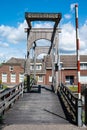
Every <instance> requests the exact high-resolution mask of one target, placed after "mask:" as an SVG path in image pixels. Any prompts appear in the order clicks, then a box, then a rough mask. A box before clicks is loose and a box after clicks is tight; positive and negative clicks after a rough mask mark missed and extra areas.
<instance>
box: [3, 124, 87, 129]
mask: <svg viewBox="0 0 87 130" xmlns="http://www.w3.org/2000/svg"><path fill="white" fill-rule="evenodd" d="M2 130H87V128H85V127H82V128H80V127H77V126H74V125H65V124H64V125H63V124H61V125H59V124H58V125H54V124H53V125H52V124H50V125H49V124H47V125H46V124H45V125H44V124H42V125H33V124H30V125H23V124H22V125H9V126H6V127H4V128H3V129H2Z"/></svg>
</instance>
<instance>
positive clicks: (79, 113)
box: [77, 99, 83, 127]
mask: <svg viewBox="0 0 87 130" xmlns="http://www.w3.org/2000/svg"><path fill="white" fill-rule="evenodd" d="M77 105H78V106H77V107H78V113H77V114H78V115H77V124H78V126H79V127H82V125H83V123H82V100H81V99H78V104H77Z"/></svg>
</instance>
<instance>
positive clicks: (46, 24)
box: [33, 22, 54, 28]
mask: <svg viewBox="0 0 87 130" xmlns="http://www.w3.org/2000/svg"><path fill="white" fill-rule="evenodd" d="M53 25H54V23H52V22H38V23H36V24H34V26H33V27H34V28H52V27H53Z"/></svg>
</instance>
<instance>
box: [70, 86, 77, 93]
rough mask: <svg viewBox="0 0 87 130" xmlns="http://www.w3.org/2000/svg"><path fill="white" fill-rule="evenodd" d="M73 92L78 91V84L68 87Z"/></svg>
mask: <svg viewBox="0 0 87 130" xmlns="http://www.w3.org/2000/svg"><path fill="white" fill-rule="evenodd" d="M68 88H69V89H70V90H71V91H72V92H77V91H78V87H77V86H69V87H68Z"/></svg>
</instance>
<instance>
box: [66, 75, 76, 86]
mask: <svg viewBox="0 0 87 130" xmlns="http://www.w3.org/2000/svg"><path fill="white" fill-rule="evenodd" d="M65 82H66V84H71V85H72V84H73V83H74V76H66V81H65Z"/></svg>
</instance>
